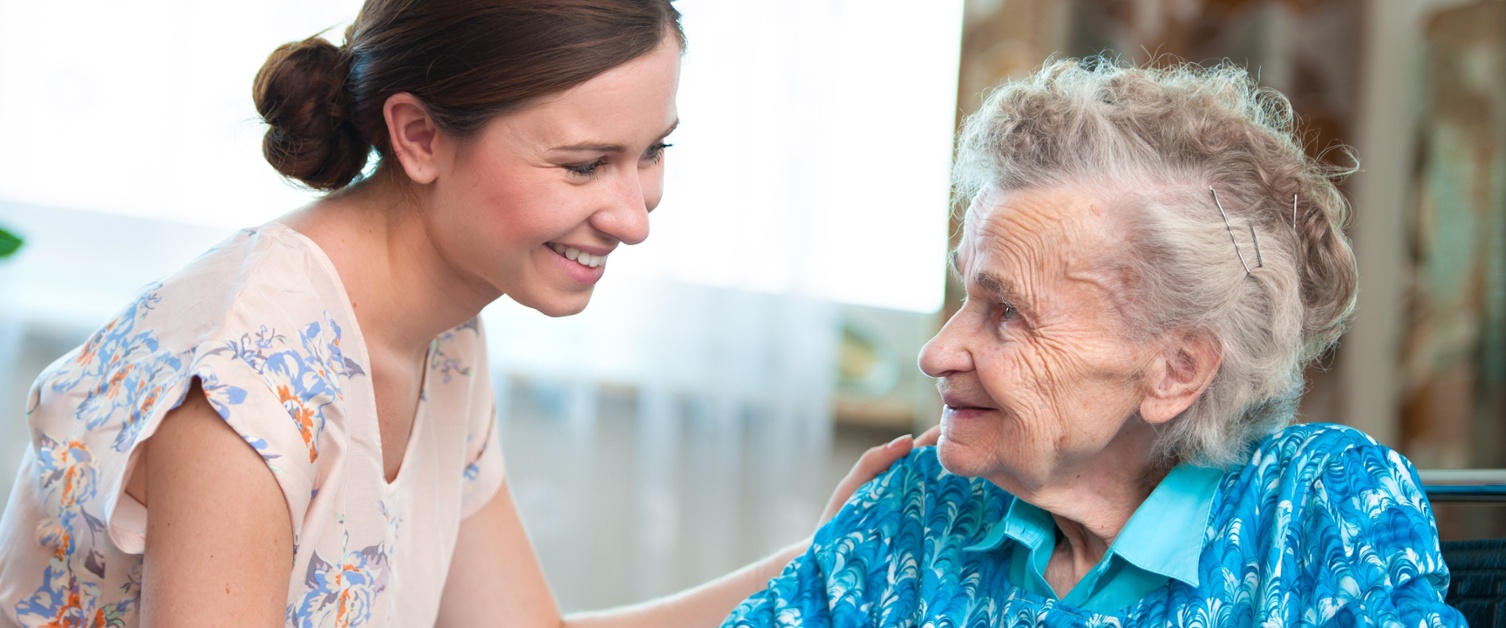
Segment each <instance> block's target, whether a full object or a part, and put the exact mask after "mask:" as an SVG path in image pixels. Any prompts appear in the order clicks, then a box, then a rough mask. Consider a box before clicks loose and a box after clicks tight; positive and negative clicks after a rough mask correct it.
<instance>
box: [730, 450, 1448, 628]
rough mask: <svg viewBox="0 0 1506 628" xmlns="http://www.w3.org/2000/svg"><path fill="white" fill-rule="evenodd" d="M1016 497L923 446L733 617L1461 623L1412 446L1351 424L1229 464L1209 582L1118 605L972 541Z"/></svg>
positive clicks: (764, 621)
mask: <svg viewBox="0 0 1506 628" xmlns="http://www.w3.org/2000/svg"><path fill="white" fill-rule="evenodd" d="M1013 501H1014V497H1013V496H1011V495H1010V494H1008V493H1006V492H1004V491H1003V490H1002V489H999V488H998V487H997V486H995V485H994V484H993V483H991V482H989V481H987V480H984V479H979V478H964V477H959V476H955V475H952V474H950V473H947V472H946V470H944V469H942V467H941V464H940V463H939V462H937V459H936V452H935V450H934V449H932V448H925V449H920V450H917V451H915V452H912V453H911V454H910V456H909V457H908V458H906V459H904V460H902V461H900V462H898V463H895V465H894V467H893V468H891V469H890V470H889V471H888V472H886V473H884V474H883V475H881V476H879V477H878V478H877V479H875V480H874V481H872V482H870V483H868V484H867V485H865V486H864V487H863V488H861V489H859V491H858V492H857V494H855V495H854V496H853V498H852V499H851V500H849V501H848V503H847V505H846V506H845V507H843V509H842V511H841V512H840V513H838V514H837V516H836V517H835V518H834V519H832V521H831V522H829V523H828V524H827V525H825V526H824V527H822V528H821V530H819V531H818V532H817V533H816V537H815V542H814V543H813V544H812V545H811V548H810V549H809V550H808V551H807V552H806V553H805V554H803V555H801V556H799V557H797V558H796V559H795V560H794V561H793V562H791V563H790V564H789V565H788V566H787V567H785V570H784V572H783V573H782V574H781V575H780V576H779V577H777V578H775V579H773V580H771V581H770V582H769V588H768V589H766V590H764V591H762V592H760V593H758V594H755V595H754V596H752V597H750V598H748V599H747V600H746V601H744V602H743V603H742V605H741V606H739V607H738V608H737V609H736V610H735V611H733V613H732V615H731V616H729V617H728V618H727V620H726V622H725V623H724V624H723V626H734V627H742V626H803V627H805V628H821V627H847V626H1219V627H1222V626H1255V625H1260V626H1305V625H1337V626H1370V625H1376V626H1463V625H1464V623H1465V622H1464V619H1463V617H1461V616H1460V615H1459V613H1458V612H1456V611H1455V610H1454V609H1452V608H1450V607H1449V606H1447V605H1445V604H1444V603H1443V594H1442V592H1443V591H1445V590H1447V588H1448V568H1447V567H1446V566H1444V564H1443V558H1442V557H1441V556H1440V554H1439V548H1438V531H1437V527H1436V526H1435V525H1434V522H1433V512H1432V508H1431V507H1430V506H1429V505H1428V502H1427V498H1426V497H1425V496H1424V495H1423V493H1422V490H1421V488H1420V486H1419V482H1418V480H1417V474H1416V471H1414V470H1413V469H1412V466H1411V464H1410V463H1408V462H1407V461H1406V459H1405V458H1402V457H1401V455H1400V454H1397V453H1396V452H1394V451H1392V450H1390V449H1387V448H1386V447H1383V446H1381V445H1379V444H1377V443H1376V442H1375V441H1374V440H1371V439H1370V438H1369V437H1367V436H1365V435H1364V434H1362V433H1360V432H1358V431H1356V430H1353V429H1350V428H1346V427H1341V426H1337V425H1326V424H1306V425H1298V426H1293V427H1289V428H1287V429H1285V430H1283V431H1281V432H1279V433H1277V434H1275V435H1272V436H1270V437H1269V438H1267V439H1266V440H1265V441H1263V442H1261V443H1260V444H1259V445H1258V446H1257V447H1256V449H1255V450H1254V452H1253V454H1252V456H1251V458H1250V461H1249V462H1248V463H1247V464H1245V465H1243V466H1240V467H1236V468H1234V469H1231V470H1230V471H1229V472H1227V473H1226V474H1224V476H1223V478H1222V480H1221V481H1220V482H1219V485H1218V490H1217V492H1216V494H1215V496H1214V500H1213V507H1212V516H1211V517H1210V518H1209V521H1208V526H1207V529H1206V530H1205V531H1204V533H1203V551H1202V555H1201V558H1200V560H1199V567H1198V571H1199V577H1198V583H1199V584H1198V585H1197V586H1192V585H1189V584H1187V583H1185V582H1181V581H1177V580H1171V581H1169V582H1168V583H1167V584H1166V585H1165V586H1163V587H1160V588H1158V589H1156V590H1153V591H1151V592H1150V593H1149V594H1147V595H1145V597H1143V598H1141V599H1140V600H1139V601H1138V602H1135V603H1133V604H1130V605H1129V606H1126V607H1124V608H1122V609H1120V610H1118V611H1117V612H1114V613H1095V612H1091V611H1087V610H1084V609H1081V608H1078V607H1074V606H1071V605H1068V604H1064V603H1062V602H1061V601H1058V600H1054V599H1048V598H1046V597H1043V596H1040V595H1037V594H1035V593H1031V592H1030V591H1027V590H1026V589H1024V588H1022V587H1020V586H1017V585H1015V584H1014V583H1012V582H1010V580H1009V577H1008V574H1009V564H1010V553H1011V552H1012V551H1013V548H1014V547H1016V545H1014V544H1005V545H1004V546H1003V547H1001V548H999V549H998V550H997V551H993V552H976V551H973V552H968V551H964V550H965V548H967V547H969V546H972V545H975V544H977V543H979V542H980V541H982V540H983V539H984V538H985V536H986V535H987V534H988V532H989V531H990V529H991V528H992V527H993V524H994V523H995V522H997V521H999V520H1000V519H1001V518H1003V517H1004V514H1005V512H1006V511H1007V510H1008V509H1009V506H1010V503H1011V502H1013Z"/></svg>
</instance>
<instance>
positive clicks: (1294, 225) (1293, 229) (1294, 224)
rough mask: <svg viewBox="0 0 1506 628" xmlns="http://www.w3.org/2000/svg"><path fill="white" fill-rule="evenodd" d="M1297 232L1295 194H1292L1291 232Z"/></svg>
mask: <svg viewBox="0 0 1506 628" xmlns="http://www.w3.org/2000/svg"><path fill="white" fill-rule="evenodd" d="M1296 230H1297V193H1296V192H1292V231H1296Z"/></svg>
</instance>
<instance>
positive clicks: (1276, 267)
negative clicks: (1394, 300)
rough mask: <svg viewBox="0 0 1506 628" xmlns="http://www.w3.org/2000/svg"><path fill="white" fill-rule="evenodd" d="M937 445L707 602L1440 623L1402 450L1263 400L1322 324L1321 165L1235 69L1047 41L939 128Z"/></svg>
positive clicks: (1349, 290) (1289, 387) (748, 615)
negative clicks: (941, 285)
mask: <svg viewBox="0 0 1506 628" xmlns="http://www.w3.org/2000/svg"><path fill="white" fill-rule="evenodd" d="M955 172H956V174H955V176H956V177H957V181H958V184H959V188H960V190H961V191H962V192H963V193H964V194H965V196H964V197H965V198H971V199H972V203H971V206H970V207H969V208H968V210H967V214H966V219H965V222H964V227H963V231H962V238H961V241H960V243H959V245H958V248H957V250H956V251H955V253H954V254H953V256H952V261H953V268H954V270H955V272H956V274H957V275H958V277H959V278H960V279H961V281H962V282H963V284H964V285H965V286H966V292H967V299H966V302H965V303H964V304H963V306H962V308H961V309H960V310H959V311H958V312H957V314H956V315H955V316H953V317H952V318H951V320H950V321H948V322H947V324H946V326H945V327H944V328H943V329H942V330H941V332H940V333H938V334H937V335H936V337H935V338H934V339H932V340H931V342H930V343H929V344H928V345H927V346H926V347H925V349H924V350H923V351H922V353H921V355H920V366H921V369H922V370H924V371H925V372H926V374H928V375H930V376H932V377H935V378H937V380H938V384H937V385H938V387H939V388H940V391H941V396H942V399H943V400H944V402H945V404H946V407H945V409H944V412H943V414H942V417H941V424H942V436H941V441H940V444H939V445H938V447H937V448H935V449H931V448H926V449H922V450H918V451H917V452H915V453H912V454H911V455H910V456H909V457H908V458H907V459H905V460H904V461H902V462H901V463H899V464H896V465H895V467H894V468H893V469H892V470H891V471H890V472H889V473H886V474H884V475H882V476H880V477H879V478H877V479H876V480H875V481H873V482H872V483H870V484H869V485H867V486H865V487H864V488H863V489H861V490H859V491H858V493H857V494H856V495H855V496H854V497H853V499H852V500H851V501H849V502H848V504H847V505H846V507H845V508H844V510H843V511H842V512H841V513H839V514H838V515H837V517H836V518H835V519H833V520H832V521H831V522H830V523H829V524H827V526H826V527H824V528H823V529H822V530H821V531H820V532H819V533H818V534H817V536H816V540H815V543H814V545H812V546H811V548H810V549H809V551H807V552H806V553H805V554H803V555H802V556H800V557H799V558H797V559H796V560H795V561H794V562H792V563H791V564H790V565H789V566H788V567H786V569H785V571H784V572H783V574H782V575H781V576H780V577H779V578H777V579H775V580H773V581H771V583H770V586H769V588H768V589H767V590H766V591H764V592H762V593H760V594H758V595H755V596H754V597H752V598H750V599H748V600H747V601H745V602H744V603H743V605H742V606H740V607H739V608H738V609H737V611H736V612H734V614H733V615H732V616H731V617H730V618H729V619H728V620H727V622H726V624H725V625H728V626H766V625H779V626H796V625H806V626H858V625H865V626H866V625H875V626H877V625H884V626H890V625H903V626H915V625H928V626H929V625H939V626H950V625H958V626H961V625H966V626H1032V625H1046V626H1130V625H1143V626H1251V625H1262V626H1267V625H1311V624H1322V625H1328V624H1330V622H1332V623H1334V624H1337V625H1360V624H1363V625H1371V624H1377V625H1408V626H1418V625H1427V626H1457V625H1461V624H1463V620H1462V618H1461V617H1460V616H1459V615H1458V614H1457V613H1456V612H1455V611H1454V610H1453V609H1451V608H1450V607H1448V606H1447V605H1445V604H1444V603H1443V601H1442V595H1441V592H1442V591H1443V590H1444V589H1445V588H1446V586H1447V582H1448V570H1447V568H1446V567H1445V566H1444V563H1443V560H1442V559H1441V558H1440V556H1439V547H1438V537H1437V531H1436V527H1435V525H1434V522H1433V515H1432V511H1431V509H1430V508H1429V506H1428V502H1427V500H1426V498H1425V497H1424V496H1423V494H1422V492H1421V491H1420V490H1419V488H1418V480H1417V475H1416V473H1415V471H1414V470H1413V469H1412V467H1411V465H1410V464H1409V463H1408V462H1407V461H1406V460H1405V459H1404V458H1402V457H1401V456H1400V455H1399V454H1397V453H1396V452H1394V451H1391V450H1390V449H1387V448H1386V447H1383V446H1381V445H1379V444H1377V443H1376V442H1375V441H1374V440H1371V439H1370V438H1369V437H1367V436H1365V435H1364V434H1362V433H1360V432H1357V431H1355V430H1353V429H1349V428H1345V427H1340V426H1337V425H1325V424H1304V425H1291V423H1292V422H1293V417H1294V412H1295V409H1296V407H1297V398H1298V396H1299V395H1300V394H1301V392H1302V369H1303V367H1304V365H1306V364H1307V363H1308V362H1310V361H1311V360H1313V359H1314V358H1315V357H1317V356H1318V355H1319V354H1320V353H1322V352H1323V351H1324V350H1325V349H1326V348H1328V347H1330V346H1332V345H1333V344H1334V342H1335V341H1336V340H1337V339H1338V337H1339V334H1340V333H1341V331H1342V330H1343V327H1344V324H1345V322H1346V321H1347V320H1348V318H1349V316H1350V313H1351V311H1352V310H1353V305H1354V295H1355V283H1356V274H1355V262H1354V256H1353V254H1352V253H1351V251H1350V248H1349V244H1348V242H1347V240H1346V238H1345V236H1344V234H1343V232H1342V230H1341V227H1342V225H1343V224H1344V220H1345V214H1346V208H1345V201H1344V199H1343V197H1342V196H1340V194H1339V191H1338V190H1337V189H1336V188H1335V187H1334V184H1333V182H1332V179H1333V178H1334V177H1335V176H1338V175H1341V174H1344V173H1342V172H1337V171H1335V169H1333V168H1332V167H1330V166H1325V165H1322V164H1320V163H1317V162H1315V161H1313V160H1311V159H1309V158H1308V157H1307V156H1306V155H1305V154H1304V153H1303V150H1302V147H1301V145H1300V144H1299V143H1298V142H1297V141H1296V138H1295V137H1294V136H1293V119H1292V113H1291V108H1290V106H1289V104H1288V103H1287V101H1286V100H1285V99H1284V98H1283V97H1282V96H1281V95H1280V94H1278V93H1276V92H1273V91H1270V90H1265V89H1260V88H1258V87H1257V86H1256V85H1255V84H1254V82H1253V81H1252V80H1251V79H1250V78H1249V76H1248V74H1247V73H1246V72H1245V71H1243V70H1242V69H1239V68H1236V67H1231V66H1223V67H1218V68H1213V69H1202V68H1198V67H1193V66H1186V67H1180V68H1176V69H1171V70H1152V69H1134V68H1125V67H1122V66H1120V65H1118V64H1115V63H1112V62H1105V61H1103V60H1101V59H1093V60H1088V61H1087V62H1078V61H1073V60H1067V61H1059V62H1056V63H1052V64H1050V65H1048V66H1047V67H1046V68H1045V69H1044V70H1043V71H1041V72H1039V73H1038V74H1036V75H1035V76H1032V77H1030V78H1028V79H1025V80H1021V81H1016V82H1011V83H1008V84H1005V85H1004V86H1002V87H1000V88H999V89H998V90H997V91H996V92H995V93H994V94H993V95H992V96H991V97H990V98H989V99H988V102H987V103H986V104H985V105H984V106H983V110H982V111H981V112H980V113H978V114H977V115H975V116H973V117H972V119H970V120H969V121H968V122H967V124H966V126H965V128H964V130H963V133H962V137H961V140H960V142H959V149H958V158H957V164H956V171H955Z"/></svg>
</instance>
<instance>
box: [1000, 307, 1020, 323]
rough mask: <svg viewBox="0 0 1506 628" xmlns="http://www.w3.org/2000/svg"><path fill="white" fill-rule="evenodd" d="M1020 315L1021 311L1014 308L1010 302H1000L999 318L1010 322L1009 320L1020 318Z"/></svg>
mask: <svg viewBox="0 0 1506 628" xmlns="http://www.w3.org/2000/svg"><path fill="white" fill-rule="evenodd" d="M1019 317H1020V311H1019V310H1016V309H1014V306H1013V305H1010V304H1008V303H1000V304H999V319H1000V320H1003V321H1005V322H1008V321H1012V320H1014V319H1016V318H1019Z"/></svg>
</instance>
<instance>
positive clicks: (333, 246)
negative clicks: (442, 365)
mask: <svg viewBox="0 0 1506 628" xmlns="http://www.w3.org/2000/svg"><path fill="white" fill-rule="evenodd" d="M425 211H426V207H425V205H424V197H423V190H421V189H415V188H413V187H412V184H411V183H410V182H408V181H407V179H406V178H404V177H403V175H402V173H400V172H399V173H396V174H391V173H390V172H389V173H383V172H379V173H378V174H376V175H374V176H373V177H371V178H370V179H367V180H365V181H362V182H360V183H357V184H356V185H354V186H352V187H351V188H348V189H346V190H343V191H341V192H338V193H336V194H332V195H330V196H329V197H326V198H324V199H321V200H319V201H316V202H315V203H313V204H311V205H309V206H307V207H305V208H303V209H300V210H298V211H296V212H294V213H292V214H289V215H287V216H284V217H282V218H280V219H279V221H280V222H282V223H284V224H286V225H288V226H289V227H292V228H293V229H295V230H297V231H299V232H301V233H303V234H304V235H306V236H308V237H309V239H311V240H313V241H314V242H315V243H316V244H318V245H319V247H320V248H321V249H323V250H324V253H325V255H327V256H328V257H329V258H330V261H332V262H333V263H334V265H335V270H336V271H337V272H338V273H339V274H340V281H341V282H342V283H344V284H345V291H346V294H347V296H348V297H349V298H350V303H351V308H352V309H353V310H354V311H355V313H356V320H357V321H358V322H359V324H360V325H361V333H362V335H363V336H364V337H365V339H366V344H367V349H368V351H371V352H373V353H378V352H379V353H384V354H388V355H395V356H401V355H422V354H423V352H424V351H426V350H427V349H428V346H429V343H430V341H432V340H433V339H434V337H436V336H438V335H439V334H440V333H442V332H444V331H445V330H447V329H450V328H452V327H455V326H457V325H459V324H461V323H464V322H465V321H467V320H470V319H471V318H473V317H475V316H476V315H477V314H478V313H479V312H480V311H481V308H482V307H484V306H486V304H487V303H490V302H491V301H493V300H495V299H496V298H497V297H498V296H501V295H499V294H490V293H489V292H488V290H487V289H486V288H484V287H479V286H477V285H475V283H473V282H467V281H466V280H465V278H463V277H460V276H458V274H457V273H456V272H455V271H454V269H453V268H452V267H451V266H450V264H449V263H448V262H447V261H446V260H445V259H444V257H443V256H442V255H441V254H440V252H439V250H438V249H437V248H436V247H435V246H434V244H433V242H432V241H431V240H430V236H429V231H428V229H427V227H426V223H425V221H424V219H423V215H424V212H425Z"/></svg>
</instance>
